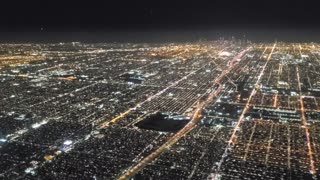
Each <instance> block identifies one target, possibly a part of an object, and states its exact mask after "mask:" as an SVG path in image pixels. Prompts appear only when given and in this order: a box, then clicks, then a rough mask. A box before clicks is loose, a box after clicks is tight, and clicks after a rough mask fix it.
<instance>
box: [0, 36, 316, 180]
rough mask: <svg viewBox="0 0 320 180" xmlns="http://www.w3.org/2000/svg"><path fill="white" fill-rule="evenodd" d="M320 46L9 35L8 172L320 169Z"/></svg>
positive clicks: (200, 173) (1, 56) (95, 179)
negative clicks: (18, 39)
mask: <svg viewBox="0 0 320 180" xmlns="http://www.w3.org/2000/svg"><path fill="white" fill-rule="evenodd" d="M319 143H320V44H316V43H300V44H298V43H284V42H273V43H252V42H249V41H245V40H234V39H232V40H224V39H220V40H217V41H199V42H192V43H158V44H157V43H137V44H134V43H95V44H87V43H79V42H73V43H56V44H32V43H31V44H1V45H0V179H23V180H28V179H30V180H31V179H39V180H42V179H46V180H50V179H54V180H56V179H57V180H63V179H68V180H71V179H75V180H76V179H77V180H78V179H88V180H90V179H91V180H102V179H119V180H124V179H135V180H147V179H153V180H160V179H167V180H173V179H177V180H178V179H188V180H191V179H199V180H203V179H217V180H218V179H222V180H224V179H251V180H259V179H261V180H262V179H284V180H295V179H320V169H319V167H320V144H319Z"/></svg>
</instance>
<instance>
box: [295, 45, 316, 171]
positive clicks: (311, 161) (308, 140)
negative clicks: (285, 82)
mask: <svg viewBox="0 0 320 180" xmlns="http://www.w3.org/2000/svg"><path fill="white" fill-rule="evenodd" d="M300 48H301V45H300ZM296 71H297V79H298V88H299V96H300V97H299V102H300V112H301V120H302V124H303V127H304V129H305V131H306V138H307V146H308V155H309V160H310V173H311V174H313V175H314V174H315V173H316V169H315V166H314V160H313V152H312V147H311V143H310V133H309V127H308V125H307V119H306V116H305V108H304V103H303V96H302V90H301V82H300V73H299V67H298V66H297V67H296Z"/></svg>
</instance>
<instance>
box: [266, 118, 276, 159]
mask: <svg viewBox="0 0 320 180" xmlns="http://www.w3.org/2000/svg"><path fill="white" fill-rule="evenodd" d="M273 126H274V124H271V128H270V134H269V140H268V146H267V153H266V159H265V161H264V164H267V163H268V161H269V154H270V148H271V143H272V139H271V138H272V132H273Z"/></svg>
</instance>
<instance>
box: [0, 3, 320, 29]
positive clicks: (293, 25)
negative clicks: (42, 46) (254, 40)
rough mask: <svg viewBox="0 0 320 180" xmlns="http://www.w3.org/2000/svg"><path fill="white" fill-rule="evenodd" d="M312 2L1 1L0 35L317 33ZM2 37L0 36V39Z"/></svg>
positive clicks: (317, 21) (317, 18)
mask: <svg viewBox="0 0 320 180" xmlns="http://www.w3.org/2000/svg"><path fill="white" fill-rule="evenodd" d="M319 7H320V6H319V5H318V4H317V3H316V1H314V2H311V1H302V0H300V1H296V0H291V1H289V0H284V1H283V0H255V1H253V0H220V1H216V0H211V1H208V2H205V3H204V2H200V1H197V0H194V1H180V3H178V2H173V1H171V2H170V1H157V2H156V1H151V0H150V1H137V2H133V1H111V0H105V1H93V0H87V1H81V0H79V1H67V0H65V2H59V1H51V0H43V1H42V2H39V1H37V2H36V1H21V2H19V1H15V0H10V1H5V2H1V6H0V20H1V21H0V22H1V23H0V32H2V34H3V32H88V31H110V30H112V31H121V32H132V31H141V30H142V31H155V30H156V31H157V30H164V31H171V30H190V31H192V30H194V29H197V30H199V29H201V30H208V29H228V30H230V29H246V30H254V29H259V30H261V29H263V30H264V31H265V30H269V29H270V30H275V29H276V30H277V29H281V30H282V29H290V30H301V29H303V30H308V31H310V30H312V31H317V32H318V31H319V30H318V29H319V28H320V13H319ZM0 35H1V34H0Z"/></svg>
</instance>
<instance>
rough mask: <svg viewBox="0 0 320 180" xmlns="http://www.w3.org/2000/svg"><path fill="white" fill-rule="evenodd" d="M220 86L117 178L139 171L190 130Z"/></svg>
mask: <svg viewBox="0 0 320 180" xmlns="http://www.w3.org/2000/svg"><path fill="white" fill-rule="evenodd" d="M221 89H222V88H221V86H220V87H219V88H218V89H217V90H216V91H214V92H213V93H211V94H210V96H209V97H208V98H207V100H206V101H204V102H202V103H199V104H198V107H197V109H196V110H195V112H194V114H193V116H192V119H191V120H190V121H189V123H188V124H187V125H186V126H184V127H183V128H182V129H181V130H180V131H179V132H178V133H176V134H175V135H174V136H172V137H171V138H170V139H169V140H168V141H167V142H166V143H164V144H163V145H162V146H160V147H159V148H158V149H157V150H156V151H154V152H153V153H151V154H150V155H148V156H147V157H145V158H144V159H142V160H141V161H140V162H139V163H138V164H136V165H135V166H133V167H131V168H129V169H127V170H126V171H124V173H123V175H121V176H120V177H119V178H118V179H119V180H125V179H128V178H130V177H132V176H133V175H134V174H136V173H137V172H138V171H140V170H141V169H142V168H143V167H145V166H146V165H147V164H148V163H150V162H152V161H153V160H154V159H155V158H156V157H158V156H159V155H160V154H161V153H162V152H163V151H165V150H166V149H168V148H170V147H171V146H172V145H173V144H175V143H176V142H177V141H178V140H179V139H180V138H181V137H183V136H184V135H185V134H187V133H188V132H189V131H191V130H192V129H193V128H194V127H195V125H196V124H197V123H198V122H199V120H200V119H201V118H200V117H201V110H202V109H203V107H204V106H206V105H207V104H208V103H210V102H211V101H212V99H213V98H214V97H215V96H216V95H217V94H218V93H219V92H220V91H221Z"/></svg>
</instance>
